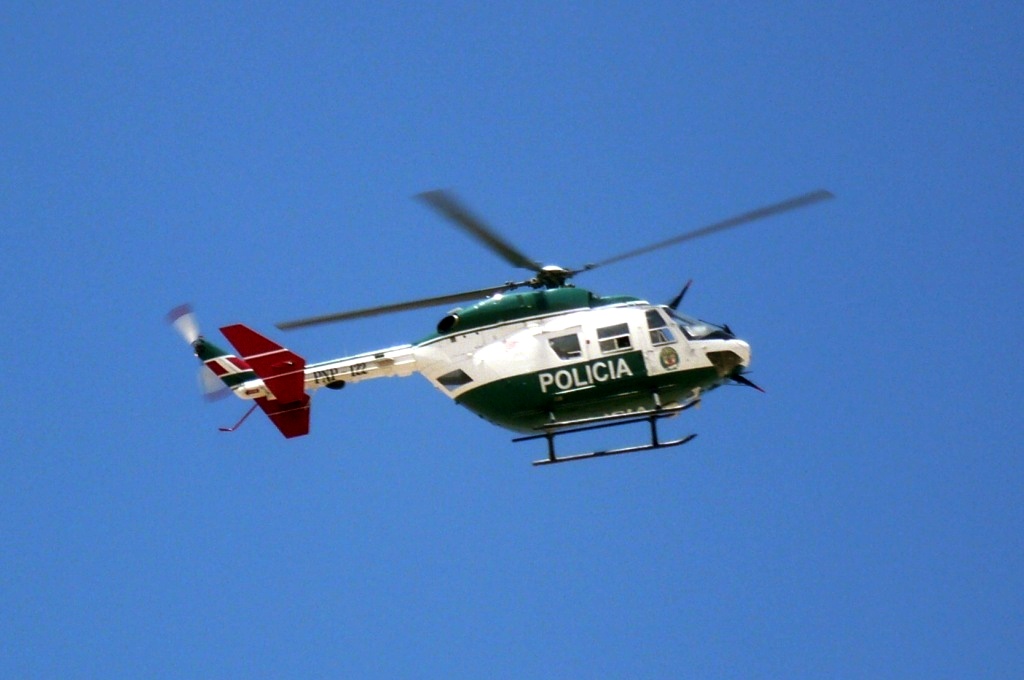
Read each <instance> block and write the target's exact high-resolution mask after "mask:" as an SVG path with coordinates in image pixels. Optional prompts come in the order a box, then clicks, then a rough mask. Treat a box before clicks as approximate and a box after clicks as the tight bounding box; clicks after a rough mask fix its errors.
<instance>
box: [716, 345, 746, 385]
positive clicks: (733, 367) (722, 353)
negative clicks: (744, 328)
mask: <svg viewBox="0 0 1024 680" xmlns="http://www.w3.org/2000/svg"><path fill="white" fill-rule="evenodd" d="M707 357H708V361H710V362H711V364H712V365H713V366H714V367H715V369H716V370H717V371H718V375H719V376H721V377H723V378H725V377H728V376H732V375H734V374H735V373H737V372H742V371H743V369H745V368H747V367H748V366H750V345H749V344H748V343H747V342H746V341H745V340H739V339H736V338H731V339H729V340H722V341H720V342H717V343H715V347H714V348H710V347H709V348H708V352H707Z"/></svg>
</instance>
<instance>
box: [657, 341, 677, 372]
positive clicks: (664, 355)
mask: <svg viewBox="0 0 1024 680" xmlns="http://www.w3.org/2000/svg"><path fill="white" fill-rule="evenodd" d="M658 358H659V359H660V360H661V365H662V367H663V368H664V369H665V370H667V371H671V370H672V369H673V368H675V367H676V366H678V365H679V354H677V353H676V351H675V349H673V348H672V347H666V348H664V349H662V350H661V354H660V355H659V356H658Z"/></svg>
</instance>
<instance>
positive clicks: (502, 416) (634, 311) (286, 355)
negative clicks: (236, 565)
mask: <svg viewBox="0 0 1024 680" xmlns="http://www.w3.org/2000/svg"><path fill="white" fill-rule="evenodd" d="M833 197H834V196H833V194H832V193H831V192H829V191H827V190H825V189H818V190H816V191H812V192H810V193H806V194H802V195H800V196H796V197H793V198H789V199H787V200H784V201H781V202H778V203H773V204H770V205H766V206H763V207H760V208H757V209H755V210H751V211H748V212H744V213H742V214H738V215H735V216H733V217H730V218H728V219H725V220H721V221H718V222H715V223H713V224H709V225H706V226H703V227H700V228H698V229H692V230H689V231H686V232H684V233H682V234H679V235H676V236H673V237H671V238H668V239H665V240H663V241H659V242H657V243H653V244H650V245H647V246H643V247H640V248H635V249H632V250H629V251H627V252H623V253H619V254H617V255H614V256H612V257H608V258H606V259H604V260H601V261H598V262H596V263H592V264H586V265H584V266H582V267H579V268H575V269H566V268H564V267H561V266H557V265H552V264H547V265H545V264H542V263H541V262H539V261H537V260H534V259H532V258H530V257H528V256H527V255H525V254H524V253H523V252H522V251H521V250H519V249H518V248H516V247H515V246H514V245H512V243H511V242H509V241H508V240H507V239H506V238H505V237H503V236H502V235H500V234H499V232H498V231H496V230H495V229H493V228H492V227H491V226H489V225H488V224H487V223H486V222H484V221H483V220H482V219H481V218H479V217H478V216H476V215H475V214H474V213H472V212H471V211H470V210H469V209H468V208H467V207H466V205H465V204H464V203H463V202H462V201H461V200H460V199H459V198H457V197H456V196H455V194H453V193H452V192H451V191H448V190H432V191H427V192H424V193H421V194H419V195H418V196H417V198H418V199H420V200H421V201H422V202H423V203H425V204H426V205H427V206H428V207H430V208H432V209H433V210H434V211H436V212H437V213H438V214H439V215H441V216H442V217H444V218H446V219H447V220H448V221H449V222H451V223H452V224H453V225H455V226H456V227H458V228H459V229H461V230H462V231H464V232H465V233H467V234H469V235H470V236H472V237H473V238H475V239H476V240H477V241H478V242H479V243H480V244H482V245H483V246H484V247H486V248H487V249H489V250H491V251H492V252H494V253H495V254H497V255H498V256H499V257H501V258H502V259H504V260H505V261H506V262H507V263H508V264H510V265H512V266H513V267H515V268H517V269H524V270H527V271H529V272H531V273H532V276H530V277H529V278H525V279H522V280H518V281H516V280H511V281H507V282H505V283H503V284H501V285H498V286H492V287H490V288H482V289H477V290H470V291H463V292H459V293H454V294H449V295H441V296H436V297H430V298H421V299H417V300H411V301H407V302H400V303H395V304H388V305H381V306H376V307H368V308H363V309H357V310H354V311H346V312H340V313H331V314H324V315H320V316H312V317H306V318H301V319H296V320H292V321H285V322H282V323H278V324H276V326H277V328H278V329H280V330H285V331H286V330H291V329H295V328H306V327H310V326H316V325H321V324H327V323H336V322H342V321H351V320H354V319H360V318H367V317H372V316H378V315H382V314H392V313H397V312H403V311H408V310H414V309H422V308H428V307H438V306H444V305H458V304H460V303H467V302H470V301H472V304H468V305H467V306H457V307H455V308H454V309H451V311H449V312H448V313H446V314H445V315H444V316H443V317H442V318H441V319H440V321H439V322H438V323H437V326H436V328H435V329H434V331H433V332H431V333H429V334H428V335H426V336H425V337H423V338H422V339H420V340H418V341H416V342H413V343H408V344H403V345H397V346H393V347H387V348H384V349H378V350H374V351H370V352H364V353H362V354H356V355H352V356H346V357H341V358H337V359H330V360H327V361H321V362H316V363H307V362H306V360H305V359H304V358H302V357H301V356H299V355H298V354H296V353H294V352H292V351H291V350H289V349H286V348H285V347H283V346H282V345H280V344H278V343H277V342H275V341H273V340H271V339H270V338H268V337H266V336H264V335H262V334H260V333H258V332H256V331H255V330H253V329H251V328H249V327H248V326H246V325H243V324H234V325H230V326H224V327H222V328H221V329H220V331H221V333H222V334H223V335H224V337H225V338H227V340H228V342H230V343H231V345H232V346H233V347H234V349H235V352H236V353H232V352H229V351H227V350H224V349H222V348H221V347H219V346H218V345H216V344H214V343H212V342H210V341H209V340H207V339H206V338H205V337H203V336H202V335H201V334H200V332H199V327H198V324H197V323H196V319H195V314H194V312H193V310H192V308H191V307H190V306H189V305H182V306H180V307H176V308H175V309H173V310H171V312H170V313H169V314H168V321H169V322H170V323H172V324H173V325H174V326H175V327H176V328H177V330H178V331H179V333H180V334H181V335H182V336H183V337H184V339H185V340H186V342H188V344H189V345H190V346H191V347H192V350H193V352H194V353H195V355H196V356H197V357H198V359H199V361H200V363H201V364H202V366H201V368H200V370H201V372H202V373H203V375H204V376H205V378H204V380H205V382H206V383H207V384H209V383H211V382H212V383H216V384H218V385H219V386H220V387H221V389H222V391H230V392H231V393H234V395H235V396H237V397H239V398H241V399H244V400H252V401H254V402H255V404H254V405H253V406H252V407H251V408H250V409H249V410H248V411H247V412H246V414H245V415H244V416H243V417H242V418H241V419H240V420H239V421H238V422H237V423H236V424H235V425H233V426H231V427H222V428H220V429H221V430H222V431H225V432H233V431H235V430H237V429H238V427H240V426H241V425H242V423H243V422H245V420H246V419H247V418H248V417H249V416H250V415H251V414H252V413H253V412H254V411H255V410H256V409H257V408H260V409H261V410H262V411H263V412H264V413H265V414H266V415H267V416H268V417H269V419H270V421H271V422H272V423H273V424H274V426H276V427H277V429H278V430H279V431H280V432H281V434H282V435H284V437H286V438H293V437H300V436H303V435H306V434H308V433H309V429H310V394H311V393H313V392H316V391H317V390H319V389H320V388H327V389H329V390H340V389H342V388H345V387H347V386H348V385H351V384H355V383H359V382H363V381H365V380H372V379H376V378H385V377H406V376H410V375H413V374H416V373H418V374H420V375H422V376H424V377H425V378H426V379H427V380H428V381H429V382H430V383H431V384H432V385H433V386H434V387H435V388H437V389H438V390H439V391H440V392H442V393H443V394H445V395H446V396H447V397H449V398H450V399H452V400H453V401H454V402H455V403H456V404H459V405H461V406H463V407H465V408H467V409H468V410H470V411H471V412H473V413H476V414H477V415H479V416H480V417H482V418H484V419H485V420H487V421H489V422H491V423H493V424H495V425H498V426H500V427H503V428H505V429H507V430H511V431H513V432H516V433H518V434H519V435H520V436H518V437H516V438H514V439H513V440H512V441H513V442H516V443H519V442H527V441H534V440H545V442H546V444H547V447H546V455H545V456H544V457H543V458H541V459H539V460H536V461H534V462H533V464H534V465H550V464H554V463H564V462H570V461H578V460H583V459H588V458H597V457H603V456H614V455H620V454H625V453H634V452H640V451H650V450H656V449H664V448H670V447H675V446H680V445H682V444H686V443H687V442H689V441H691V440H692V439H693V438H694V437H695V436H696V435H695V434H689V435H686V436H684V437H682V438H677V439H670V440H667V441H666V440H663V439H662V438H661V437H660V434H659V431H658V424H659V422H660V421H661V420H662V419H664V418H670V417H673V416H677V415H678V414H680V413H681V412H683V411H685V410H687V409H689V408H692V407H694V406H697V405H698V404H700V403H701V401H702V399H703V398H704V396H705V395H706V394H707V393H709V392H710V391H712V390H714V389H716V388H718V387H720V386H722V385H725V384H738V385H744V386H748V387H751V388H754V389H757V390H759V391H761V392H763V391H764V390H763V389H762V388H761V387H760V386H758V385H756V384H755V383H754V382H752V381H751V380H750V379H749V378H748V377H747V376H746V375H745V373H746V371H747V369H748V367H749V365H750V345H749V344H748V343H747V342H746V341H744V340H742V339H740V338H738V337H736V335H735V334H734V333H733V331H732V329H730V328H729V326H728V325H717V324H713V323H709V322H707V321H702V320H699V319H696V318H694V317H691V316H689V315H687V314H684V313H683V312H681V311H680V310H679V306H680V304H681V302H682V300H683V298H684V297H685V295H686V293H687V291H688V290H689V288H690V285H691V283H692V280H691V281H688V282H687V283H686V284H685V285H684V286H683V288H682V290H681V291H680V292H679V294H678V295H676V296H675V298H673V299H672V300H671V301H670V302H669V303H668V304H651V303H650V302H647V301H645V300H642V299H640V298H636V297H632V296H628V295H612V296H603V295H598V294H596V293H594V292H592V291H590V290H587V289H584V288H578V287H576V286H575V285H573V284H572V283H571V282H570V281H571V280H572V279H573V278H575V277H576V276H579V275H581V274H584V273H587V272H590V271H593V270H594V269H597V268H599V267H604V266H607V265H610V264H614V263H618V262H621V261H623V260H627V259H631V258H634V257H638V256H641V255H645V254H647V253H650V252H653V251H656V250H660V249H662V248H667V247H670V246H675V245H678V244H680V243H683V242H685V241H690V240H693V239H697V238H703V237H705V236H709V235H711V234H715V233H718V232H721V231H724V230H727V229H732V228H735V227H738V226H741V225H745V224H749V223H751V222H754V221H757V220H762V219H765V218H769V217H772V216H775V215H778V214H781V213H785V212H788V211H791V210H795V209H798V208H802V207H805V206H809V205H812V204H815V203H818V202H821V201H825V200H829V199H831V198H833ZM636 423H646V424H647V425H648V427H649V438H648V440H647V441H644V442H642V443H639V444H636V445H633V446H627V447H623V448H615V449H607V450H595V451H589V452H584V453H574V454H560V453H559V452H558V451H557V450H556V449H557V447H556V440H557V439H559V438H561V437H562V436H564V435H568V434H573V433H578V432H584V431H590V430H597V429H603V428H609V427H620V426H624V425H630V424H636Z"/></svg>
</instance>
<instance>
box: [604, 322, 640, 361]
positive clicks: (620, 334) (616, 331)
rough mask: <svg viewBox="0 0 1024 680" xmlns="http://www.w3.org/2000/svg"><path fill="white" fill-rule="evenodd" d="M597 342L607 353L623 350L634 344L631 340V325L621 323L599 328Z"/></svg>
mask: <svg viewBox="0 0 1024 680" xmlns="http://www.w3.org/2000/svg"><path fill="white" fill-rule="evenodd" d="M597 344H598V346H599V347H600V348H601V351H602V352H604V353H605V354H607V353H609V352H622V351H625V350H627V349H629V348H630V347H632V346H633V344H632V343H631V342H630V341H629V326H628V325H626V324H624V323H620V324H616V325H614V326H606V327H604V328H598V329H597Z"/></svg>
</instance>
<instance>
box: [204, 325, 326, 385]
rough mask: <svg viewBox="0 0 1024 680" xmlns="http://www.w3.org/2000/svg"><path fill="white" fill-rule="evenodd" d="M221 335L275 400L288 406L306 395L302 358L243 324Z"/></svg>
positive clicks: (229, 328) (227, 327)
mask: <svg viewBox="0 0 1024 680" xmlns="http://www.w3.org/2000/svg"><path fill="white" fill-rule="evenodd" d="M220 332H221V333H223V334H224V337H225V338H227V339H228V342H230V343H231V344H232V345H234V346H235V349H237V350H238V353H239V354H241V355H242V358H243V359H245V361H246V363H247V364H249V366H250V368H252V370H253V371H254V372H255V373H256V375H258V376H259V377H260V378H262V379H263V383H264V384H265V385H266V386H267V390H269V391H270V393H271V394H272V395H273V396H274V399H275V400H277V401H279V402H281V403H291V402H298V401H301V400H302V398H303V397H305V396H306V390H305V368H306V360H305V359H303V358H302V357H300V356H299V355H298V354H295V353H294V352H292V351H291V350H288V349H285V348H284V347H282V346H281V345H279V344H277V343H276V342H274V341H273V340H271V339H270V338H267V337H264V336H262V335H260V334H259V333H257V332H256V331H254V330H252V329H251V328H249V327H248V326H244V325H242V324H235V325H234V326H225V327H224V328H221V329H220Z"/></svg>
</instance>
